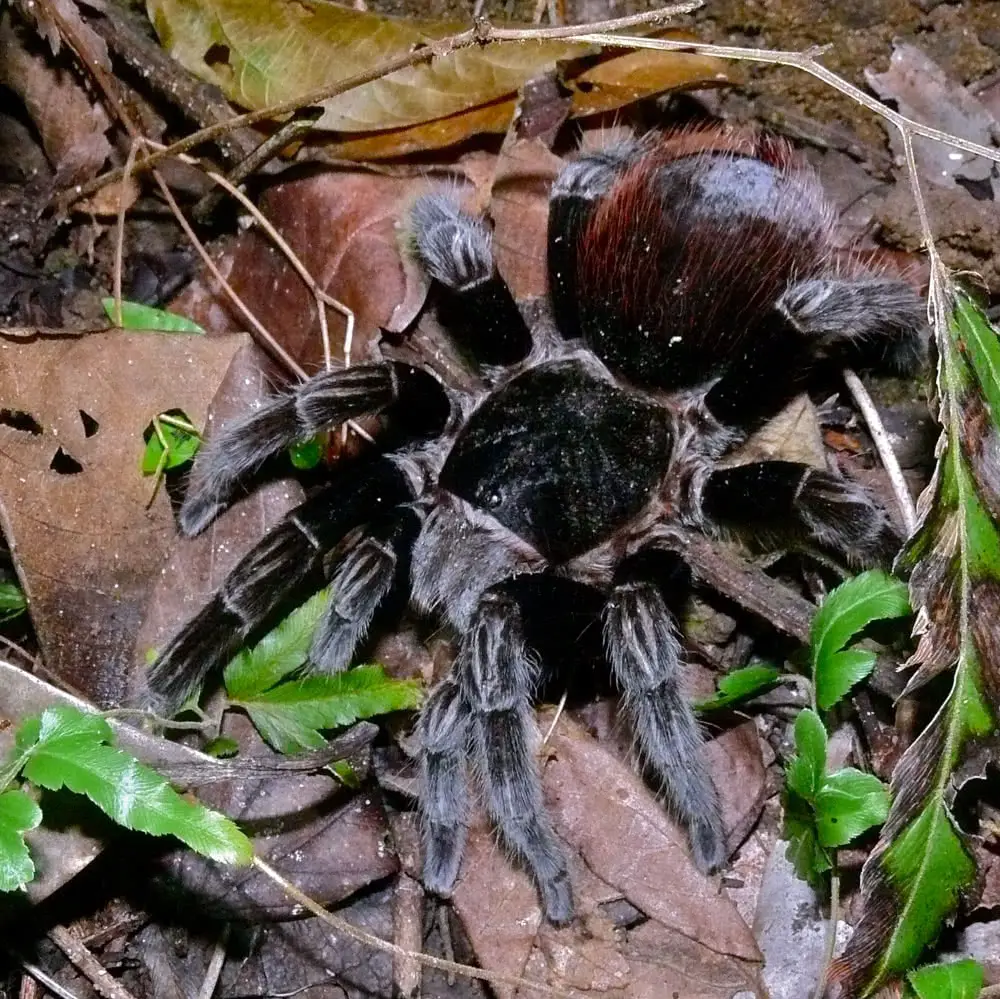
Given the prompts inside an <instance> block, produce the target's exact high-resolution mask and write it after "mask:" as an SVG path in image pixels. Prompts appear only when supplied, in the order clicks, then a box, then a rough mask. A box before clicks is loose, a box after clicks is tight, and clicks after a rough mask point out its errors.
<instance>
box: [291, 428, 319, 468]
mask: <svg viewBox="0 0 1000 999" xmlns="http://www.w3.org/2000/svg"><path fill="white" fill-rule="evenodd" d="M326 442H327V434H326V433H321V434H316V435H315V436H314V437H310V438H309V440H307V441H299V442H298V443H297V444H293V445H292V446H291V447H290V448H289V449H288V457H289V458H290V459H291V461H292V465H293V466H294V467H295V468H298V469H301V470H302V471H308V470H309V469H310V468H315V467H316V466H317V465H318V464H319V463H320V462H321V461H322V460H323V455H324V454H325V453H326Z"/></svg>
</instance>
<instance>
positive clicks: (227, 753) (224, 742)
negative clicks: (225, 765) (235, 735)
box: [204, 735, 240, 760]
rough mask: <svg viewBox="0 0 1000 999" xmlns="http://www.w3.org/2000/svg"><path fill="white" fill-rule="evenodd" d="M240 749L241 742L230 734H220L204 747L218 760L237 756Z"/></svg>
mask: <svg viewBox="0 0 1000 999" xmlns="http://www.w3.org/2000/svg"><path fill="white" fill-rule="evenodd" d="M239 751H240V744H239V743H238V742H237V741H236V740H235V739H232V738H230V737H229V736H228V735H220V736H217V737H216V738H214V739H210V740H209V741H208V743H207V744H206V746H205V749H204V752H205V753H207V754H208V755H209V756H214V757H215V758H216V759H217V760H228V759H229V758H230V757H231V756H236V755H237V754H238V753H239Z"/></svg>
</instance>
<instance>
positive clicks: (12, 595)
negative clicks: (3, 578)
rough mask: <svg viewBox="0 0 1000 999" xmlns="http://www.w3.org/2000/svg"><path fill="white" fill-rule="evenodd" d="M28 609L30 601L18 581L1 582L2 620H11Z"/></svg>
mask: <svg viewBox="0 0 1000 999" xmlns="http://www.w3.org/2000/svg"><path fill="white" fill-rule="evenodd" d="M27 609H28V601H27V600H26V599H25V597H24V593H23V592H22V591H21V588H20V587H19V586H18V585H17V584H16V583H0V622H3V621H10V620H12V619H13V618H15V617H17V616H18V615H20V614H23V613H24V612H25V611H26V610H27Z"/></svg>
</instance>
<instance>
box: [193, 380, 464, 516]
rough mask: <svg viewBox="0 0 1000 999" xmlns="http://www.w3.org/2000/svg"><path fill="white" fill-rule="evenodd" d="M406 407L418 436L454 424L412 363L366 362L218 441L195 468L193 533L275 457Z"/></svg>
mask: <svg viewBox="0 0 1000 999" xmlns="http://www.w3.org/2000/svg"><path fill="white" fill-rule="evenodd" d="M397 406H398V407H399V409H400V410H402V411H403V412H404V413H405V416H406V421H407V422H406V426H407V429H408V430H409V431H410V433H411V434H412V436H413V437H414V438H417V437H422V436H433V435H435V434H437V433H439V432H440V431H441V429H442V428H443V426H444V423H445V421H446V420H447V415H448V403H447V399H446V397H445V395H444V391H443V389H442V388H441V385H440V383H439V382H438V381H437V380H436V379H435V378H434V377H433V376H432V375H430V374H429V373H428V372H426V371H423V370H421V369H420V368H415V367H412V366H410V365H408V364H400V363H396V362H385V363H382V364H359V365H357V366H356V367H353V368H345V369H335V370H332V371H326V372H323V373H321V374H319V375H316V376H315V377H314V378H310V379H309V381H307V382H303V383H302V384H301V385H299V386H298V387H297V388H296V389H295V390H294V391H292V392H290V393H288V394H287V395H281V396H277V397H276V398H274V399H271V400H269V401H268V402H267V403H265V404H264V405H263V406H262V407H261V408H260V409H258V410H257V411H256V412H255V413H251V414H250V415H248V416H245V417H243V418H242V419H240V420H237V421H235V422H233V423H231V424H229V425H228V426H227V427H226V428H225V429H224V430H222V431H220V432H219V433H218V434H215V435H213V437H212V438H211V439H210V440H209V442H208V444H207V445H206V446H205V447H204V448H203V449H202V451H201V453H200V454H199V455H198V458H197V460H196V462H195V467H194V470H193V472H192V475H191V483H190V486H189V488H188V492H187V496H186V497H185V499H184V504H183V506H182V507H181V512H180V525H181V529H182V530H183V532H184V533H185V534H187V535H194V534H199V533H200V532H201V531H203V530H204V529H205V528H206V527H207V526H208V525H209V524H210V523H211V522H212V521H213V520H214V519H215V518H216V517H217V516H218V515H219V514H220V513H221V512H222V511H223V510H224V509H225V508H226V507H227V506H228V505H229V504H230V503H231V502H232V501H233V499H234V497H235V495H236V493H237V490H238V488H239V486H240V485H241V483H242V481H243V480H244V479H246V478H247V476H249V475H251V474H252V473H253V472H255V471H257V470H258V469H259V468H260V466H261V465H262V464H263V463H264V462H265V461H266V460H267V459H268V458H271V457H272V456H274V455H276V454H279V453H280V452H281V451H283V450H284V449H285V448H287V447H289V446H290V445H292V444H295V443H296V442H297V441H302V440H307V439H308V438H309V437H312V436H313V435H314V434H316V433H318V432H319V431H320V430H323V429H325V428H327V427H332V426H336V425H337V424H339V423H343V422H344V421H345V420H349V419H353V418H355V417H359V416H366V415H371V414H376V413H381V412H384V411H385V410H387V409H389V408H390V407H393V408H395V407H397Z"/></svg>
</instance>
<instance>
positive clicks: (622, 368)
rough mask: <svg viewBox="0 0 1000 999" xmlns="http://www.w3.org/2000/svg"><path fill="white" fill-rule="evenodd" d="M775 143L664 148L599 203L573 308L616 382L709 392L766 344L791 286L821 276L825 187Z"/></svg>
mask: <svg viewBox="0 0 1000 999" xmlns="http://www.w3.org/2000/svg"><path fill="white" fill-rule="evenodd" d="M743 141H744V142H745V143H749V142H750V140H749V139H744V140H743ZM768 141H769V142H770V144H771V146H774V148H770V147H768V149H758V148H756V147H754V146H751V145H748V146H747V148H746V149H743V148H736V149H728V150H726V149H724V150H719V149H710V150H708V151H703V152H697V153H688V154H686V155H682V156H680V157H678V158H672V155H673V150H672V149H671V146H670V143H669V142H668V143H665V144H664V145H662V146H658V147H654V148H653V149H652V150H650V151H647V152H646V153H645V154H644V155H642V156H640V157H639V158H637V159H636V160H635V161H634V162H633V163H632V164H631V165H630V166H628V168H627V169H624V170H623V171H622V172H621V173H620V175H619V176H618V177H617V179H616V180H615V181H614V183H612V184H611V185H610V186H609V188H608V190H607V193H606V194H605V195H604V196H603V197H602V198H601V199H600V200H599V201H598V203H597V204H596V206H595V207H594V209H593V212H592V214H591V216H590V218H589V219H588V221H587V224H586V225H585V226H584V227H583V228H582V231H581V232H580V236H579V245H578V251H577V274H576V285H577V287H578V288H579V289H580V294H579V295H578V304H577V309H578V314H579V315H578V321H579V326H580V330H581V332H582V334H583V337H584V339H585V340H586V341H587V343H588V345H589V346H590V347H591V349H592V350H593V351H594V352H595V353H596V354H597V355H598V356H599V357H600V358H601V359H602V360H603V361H604V362H605V364H607V365H608V367H609V368H611V370H612V371H614V372H616V373H619V374H621V375H623V376H624V377H626V378H628V379H629V381H631V382H634V383H635V384H638V385H642V386H646V387H650V388H657V389H662V390H666V391H674V390H677V389H684V388H695V387H698V386H701V385H705V384H707V383H710V382H711V380H712V379H713V378H715V377H717V376H719V375H721V374H723V373H724V372H725V371H726V369H727V368H728V367H729V366H730V365H732V364H734V363H739V361H740V359H741V357H742V355H743V354H744V353H745V352H746V351H747V350H748V349H752V347H751V345H752V344H753V343H755V342H759V341H762V340H763V341H766V340H767V339H769V338H770V336H771V335H772V330H771V326H772V325H773V323H774V314H773V306H774V303H775V301H776V300H777V299H778V298H779V297H780V295H781V294H782V293H783V291H784V290H785V289H786V288H787V287H788V285H789V284H790V283H792V282H793V281H794V280H798V279H801V278H808V277H810V276H812V275H813V274H815V273H817V272H818V271H820V270H821V269H822V268H823V267H824V265H825V263H826V260H827V257H828V255H829V237H830V229H831V212H830V208H829V206H828V204H827V202H826V199H825V197H824V194H823V191H822V188H821V187H820V185H819V182H818V180H817V179H816V177H815V176H814V174H813V173H812V172H811V171H810V170H809V169H808V167H806V166H804V165H803V164H801V163H800V162H799V161H798V160H797V159H795V158H794V157H792V156H791V153H790V150H786V149H783V147H782V146H781V145H780V143H779V144H777V145H775V140H768ZM768 152H769V153H770V155H767V156H766V158H765V155H764V154H765V153H768Z"/></svg>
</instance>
